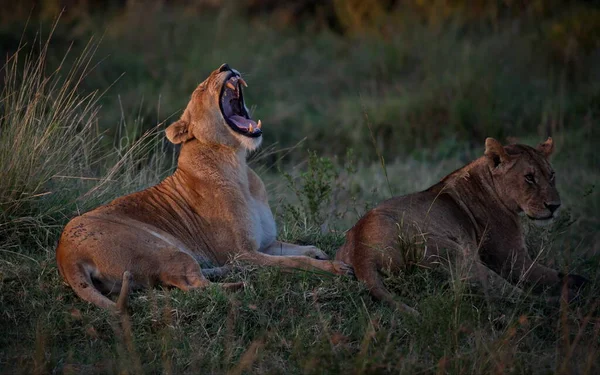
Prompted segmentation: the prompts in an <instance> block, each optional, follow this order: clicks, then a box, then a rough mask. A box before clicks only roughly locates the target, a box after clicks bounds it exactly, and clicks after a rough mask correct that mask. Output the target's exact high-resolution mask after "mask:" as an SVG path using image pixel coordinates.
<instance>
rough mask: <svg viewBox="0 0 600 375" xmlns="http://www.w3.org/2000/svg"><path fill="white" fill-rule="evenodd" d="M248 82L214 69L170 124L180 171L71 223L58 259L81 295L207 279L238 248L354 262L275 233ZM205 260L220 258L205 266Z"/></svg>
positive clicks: (287, 261)
mask: <svg viewBox="0 0 600 375" xmlns="http://www.w3.org/2000/svg"><path fill="white" fill-rule="evenodd" d="M242 86H246V82H245V81H244V79H243V78H242V77H241V75H240V73H239V72H238V71H236V70H234V69H231V68H230V67H229V66H228V65H227V64H223V65H222V66H221V67H220V68H219V69H217V70H215V71H213V72H212V73H211V74H210V76H209V77H208V79H206V80H205V81H204V82H202V83H201V84H200V85H199V86H198V87H197V88H196V90H194V92H193V93H192V97H191V100H190V102H189V104H188V105H187V108H186V109H185V111H184V113H183V115H182V116H181V119H180V120H179V121H177V122H175V123H174V124H172V125H171V126H169V128H167V130H166V135H167V138H168V139H169V140H170V141H171V142H173V143H175V144H181V145H182V146H181V152H180V155H179V160H178V164H177V170H176V171H175V173H173V175H171V176H169V177H167V178H166V179H165V180H164V181H162V182H161V183H160V184H158V185H156V186H153V187H150V188H148V189H146V190H143V191H140V192H137V193H134V194H130V195H127V196H124V197H121V198H118V199H115V200H114V201H112V202H111V203H109V204H107V205H105V206H101V207H98V208H96V209H95V210H92V211H90V212H87V213H85V214H83V215H81V216H78V217H76V218H74V219H73V220H71V221H70V222H69V223H68V224H67V226H66V227H65V229H64V231H63V233H62V235H61V237H60V241H59V243H58V248H57V249H56V259H57V262H58V267H59V270H60V273H61V274H62V275H63V277H64V278H65V280H66V281H67V282H68V283H69V285H71V287H72V288H73V289H74V290H75V293H77V295H79V296H80V297H81V298H83V299H84V300H86V301H89V302H91V303H93V304H95V305H97V306H100V307H102V308H108V309H116V308H117V305H116V304H115V303H114V302H113V301H111V300H110V299H109V298H107V297H106V296H104V295H103V294H102V293H104V294H107V293H111V292H116V291H118V290H119V289H122V293H121V294H122V298H121V299H120V301H125V300H126V295H127V292H128V290H129V283H131V287H133V288H135V287H147V286H153V285H156V284H163V285H167V286H174V287H177V288H180V289H183V290H189V289H193V288H202V287H205V286H206V285H208V284H209V281H208V280H207V279H206V276H210V275H220V274H223V273H225V272H226V271H227V270H228V269H229V267H228V266H227V263H228V261H229V260H231V259H232V258H237V259H240V260H243V261H247V262H250V263H254V264H258V265H264V266H267V265H268V266H282V267H288V268H299V269H311V268H317V269H321V270H324V271H329V272H332V273H335V274H344V273H347V272H349V270H350V269H349V267H347V266H346V265H345V264H344V263H342V262H339V261H329V260H326V259H327V256H326V255H325V253H323V252H322V251H321V250H319V249H317V248H316V247H314V246H297V245H292V244H289V243H284V242H279V241H276V239H275V235H276V228H275V222H274V220H273V215H272V213H271V210H270V208H269V204H268V201H267V192H266V190H265V187H264V185H263V183H262V181H261V180H260V178H259V177H258V176H257V175H256V174H255V173H254V172H253V171H252V169H250V168H249V167H248V165H247V164H246V154H247V153H248V151H252V150H254V149H256V148H257V147H258V146H259V145H260V143H261V141H262V126H261V121H260V120H259V121H258V122H255V121H254V120H252V119H251V118H250V115H249V113H248V109H247V108H246V106H245V104H244V94H243V90H242ZM314 258H316V259H314ZM206 264H210V265H213V266H217V267H216V268H210V269H202V268H201V266H202V265H206ZM122 285H123V286H124V287H123V288H122ZM224 286H225V287H238V286H239V284H238V283H230V284H224ZM122 307H123V305H121V306H120V308H122Z"/></svg>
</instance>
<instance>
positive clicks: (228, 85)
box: [166, 64, 262, 151]
mask: <svg viewBox="0 0 600 375" xmlns="http://www.w3.org/2000/svg"><path fill="white" fill-rule="evenodd" d="M242 86H246V87H247V85H246V82H245V81H244V79H243V78H242V76H241V74H240V73H239V72H238V71H237V70H235V69H232V68H230V67H229V65H227V64H223V65H221V66H220V67H219V68H218V69H217V70H215V71H213V72H212V73H211V74H210V76H208V78H207V79H206V80H205V81H204V82H202V83H201V84H200V85H198V87H197V88H196V90H194V92H193V93H192V97H191V99H190V102H189V103H188V105H187V107H186V109H185V111H184V112H183V115H182V116H181V119H180V120H179V121H177V122H175V123H173V124H171V125H170V126H169V127H168V128H167V131H166V134H167V138H168V139H169V140H170V141H171V142H173V143H175V144H178V143H183V142H186V141H188V140H191V139H193V138H196V139H198V140H200V141H204V142H211V143H219V144H224V145H227V146H231V147H234V148H239V147H242V148H244V149H246V150H248V151H252V150H254V149H256V148H257V147H258V146H260V143H261V141H262V129H261V122H260V120H259V121H258V123H257V122H255V121H254V120H252V118H250V114H249V113H248V108H247V107H246V104H245V103H244V93H243V90H242Z"/></svg>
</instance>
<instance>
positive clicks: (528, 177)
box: [525, 173, 535, 184]
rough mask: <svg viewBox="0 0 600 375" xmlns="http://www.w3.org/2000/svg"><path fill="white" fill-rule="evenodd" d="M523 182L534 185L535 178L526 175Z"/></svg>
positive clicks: (531, 175) (529, 174)
mask: <svg viewBox="0 0 600 375" xmlns="http://www.w3.org/2000/svg"><path fill="white" fill-rule="evenodd" d="M525 181H527V182H528V183H530V184H534V183H535V178H534V177H533V174H531V173H528V174H526V175H525Z"/></svg>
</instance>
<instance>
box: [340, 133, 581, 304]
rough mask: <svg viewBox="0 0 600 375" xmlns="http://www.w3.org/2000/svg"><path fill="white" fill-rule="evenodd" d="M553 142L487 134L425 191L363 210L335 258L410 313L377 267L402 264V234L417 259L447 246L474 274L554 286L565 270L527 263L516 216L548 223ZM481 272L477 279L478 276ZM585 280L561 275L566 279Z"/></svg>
mask: <svg viewBox="0 0 600 375" xmlns="http://www.w3.org/2000/svg"><path fill="white" fill-rule="evenodd" d="M553 149H554V145H553V142H552V138H548V140H546V141H545V142H544V143H542V144H540V145H539V146H538V147H537V148H532V147H529V146H525V145H508V146H504V147H503V146H502V145H501V144H500V143H499V142H498V141H496V140H494V139H492V138H487V139H486V141H485V154H484V156H482V157H480V158H478V159H477V160H475V161H473V162H472V163H470V164H468V165H466V166H465V167H463V168H460V169H458V170H456V171H455V172H453V173H451V174H450V175H448V176H446V177H444V178H443V179H442V180H441V181H440V182H439V183H437V184H435V185H433V186H432V187H430V188H429V189H427V190H425V191H422V192H419V193H414V194H409V195H406V196H402V197H394V198H391V199H389V200H386V201H384V202H382V203H381V204H379V205H378V206H377V207H375V208H374V209H372V210H371V211H369V212H367V213H366V214H365V215H364V216H363V217H362V218H361V219H360V220H359V221H358V222H357V223H356V225H354V227H353V228H352V229H351V230H350V231H348V233H347V234H346V242H345V244H344V245H343V246H342V247H341V248H340V249H339V250H338V252H337V254H336V259H337V260H339V261H342V262H345V263H347V264H349V265H351V266H353V267H354V273H355V275H356V277H357V278H358V279H360V280H362V281H364V282H365V283H366V285H367V287H368V288H369V290H370V292H371V293H372V295H373V296H374V297H376V298H377V299H381V300H384V301H387V302H390V303H392V304H394V305H396V306H397V307H399V308H400V309H401V310H404V311H406V312H411V313H415V311H414V310H413V309H411V308H410V307H408V306H406V305H404V304H401V303H397V302H396V301H395V300H394V298H393V297H392V295H391V294H390V293H389V292H388V291H387V290H386V288H385V286H384V285H383V282H382V280H381V278H380V275H379V272H380V271H382V270H383V269H386V270H387V269H389V270H390V271H391V272H398V271H399V270H401V269H402V267H403V266H404V265H405V263H406V257H405V254H402V251H401V250H400V249H399V242H401V241H402V239H403V238H404V239H406V238H411V239H413V240H417V242H421V244H422V245H423V247H422V254H420V259H419V260H418V263H419V264H421V265H424V266H431V265H433V264H435V263H438V262H439V261H440V260H441V259H440V257H441V256H442V252H441V250H442V249H447V250H454V251H452V254H454V253H457V255H458V257H457V261H459V262H464V261H466V260H470V261H474V262H475V264H474V265H475V267H473V268H472V270H473V272H474V273H473V276H477V278H479V279H481V280H482V281H484V282H486V281H485V280H488V278H493V277H494V274H493V273H491V272H489V270H490V269H491V270H493V271H494V272H495V273H497V274H500V275H501V276H502V277H504V278H505V279H507V280H509V281H511V282H513V283H517V282H520V281H523V282H525V283H528V284H531V285H538V286H559V285H560V282H561V280H562V279H563V277H564V275H562V274H561V273H560V272H557V271H555V270H553V269H550V268H547V267H544V266H543V265H541V264H538V263H537V262H535V261H533V260H532V259H531V258H530V256H529V254H528V253H527V249H526V247H525V238H524V235H523V232H522V230H521V225H520V222H519V214H520V213H524V214H525V215H527V217H528V218H529V219H531V220H533V221H535V222H536V223H548V222H550V221H551V220H552V219H553V217H554V216H555V214H556V212H557V209H558V208H559V206H560V204H561V202H560V197H559V195H558V191H557V190H556V187H555V186H554V171H553V169H552V167H551V166H550V163H549V162H548V157H549V156H550V154H552V151H553ZM482 276H483V278H482ZM584 281H586V280H585V279H584V278H583V277H581V276H577V275H568V280H567V283H568V284H567V285H568V286H569V287H570V288H572V289H577V288H579V287H580V286H581V285H582V284H583V282H584Z"/></svg>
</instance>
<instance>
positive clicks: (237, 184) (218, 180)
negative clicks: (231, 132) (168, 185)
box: [172, 140, 248, 190]
mask: <svg viewBox="0 0 600 375" xmlns="http://www.w3.org/2000/svg"><path fill="white" fill-rule="evenodd" d="M247 175H248V165H247V163H246V153H245V150H240V149H235V148H232V147H229V146H224V145H221V144H210V143H201V142H199V141H196V140H193V141H189V142H186V143H185V144H184V145H183V146H182V147H181V152H180V154H179V159H178V161H177V170H176V171H175V173H174V174H173V176H172V179H174V180H177V181H179V182H180V184H178V185H179V188H183V189H186V190H189V189H193V190H195V189H197V188H201V189H210V188H211V187H215V188H216V187H218V188H227V187H232V188H236V189H239V188H242V189H243V188H244V187H245V186H246V185H247V184H248V177H247Z"/></svg>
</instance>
